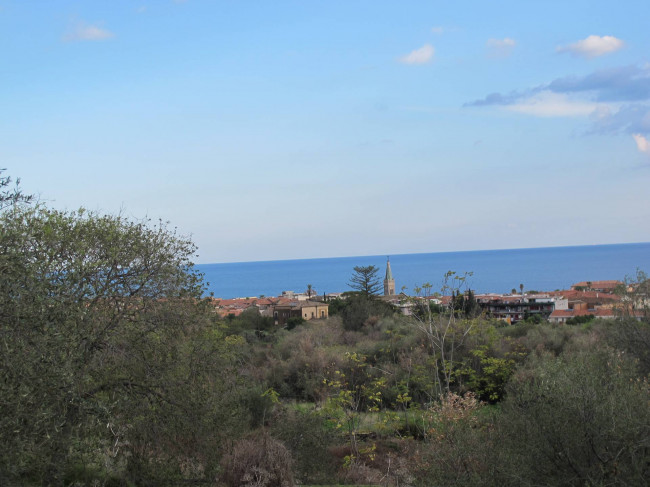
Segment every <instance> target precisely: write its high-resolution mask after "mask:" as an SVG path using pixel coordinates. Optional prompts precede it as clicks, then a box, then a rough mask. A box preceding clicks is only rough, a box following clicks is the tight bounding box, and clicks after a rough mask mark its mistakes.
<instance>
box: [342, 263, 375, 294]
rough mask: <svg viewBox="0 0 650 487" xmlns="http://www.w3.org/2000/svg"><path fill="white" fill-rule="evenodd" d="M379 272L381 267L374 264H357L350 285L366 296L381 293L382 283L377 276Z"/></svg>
mask: <svg viewBox="0 0 650 487" xmlns="http://www.w3.org/2000/svg"><path fill="white" fill-rule="evenodd" d="M378 272H379V268H377V267H375V266H374V265H369V266H356V267H355V268H354V273H353V274H352V277H351V278H350V283H349V284H348V286H350V287H351V288H352V289H353V290H354V291H357V292H358V293H360V294H362V295H363V296H364V297H366V298H368V297H370V296H374V295H376V294H379V291H380V290H381V288H382V284H381V281H380V280H379V277H377V273H378Z"/></svg>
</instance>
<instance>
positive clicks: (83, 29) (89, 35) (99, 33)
mask: <svg viewBox="0 0 650 487" xmlns="http://www.w3.org/2000/svg"><path fill="white" fill-rule="evenodd" d="M112 37H115V34H113V33H112V32H111V31H110V30H108V29H105V28H103V27H100V26H99V25H97V24H87V23H86V22H77V23H75V24H74V25H73V26H72V27H71V28H70V29H69V30H68V32H66V33H65V34H64V36H63V40H64V41H68V42H74V41H104V40H107V39H110V38H112Z"/></svg>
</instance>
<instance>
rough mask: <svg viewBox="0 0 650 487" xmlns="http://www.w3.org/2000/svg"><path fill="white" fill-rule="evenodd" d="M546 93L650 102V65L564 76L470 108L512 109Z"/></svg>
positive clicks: (489, 98) (495, 95) (477, 102)
mask: <svg viewBox="0 0 650 487" xmlns="http://www.w3.org/2000/svg"><path fill="white" fill-rule="evenodd" d="M543 91H550V92H553V93H562V94H567V95H572V94H581V95H585V96H588V97H589V98H590V99H591V100H593V101H596V102H629V101H644V100H650V64H649V65H644V66H622V67H617V68H611V69H603V70H598V71H594V72H593V73H591V74H588V75H586V76H564V77H562V78H557V79H555V80H553V81H551V82H550V83H548V84H545V85H539V86H536V87H534V88H531V89H528V90H524V91H512V92H510V93H507V94H502V93H491V94H489V95H487V96H486V97H485V98H483V99H480V100H475V101H473V102H470V103H467V104H466V106H486V105H510V104H514V103H517V102H518V101H520V100H522V99H525V98H529V97H530V96H532V95H535V94H537V93H540V92H543Z"/></svg>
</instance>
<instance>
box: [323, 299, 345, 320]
mask: <svg viewBox="0 0 650 487" xmlns="http://www.w3.org/2000/svg"><path fill="white" fill-rule="evenodd" d="M327 304H328V305H329V310H328V314H329V315H330V316H336V315H338V314H339V313H340V312H341V310H342V309H343V308H345V300H344V299H341V298H335V299H331V300H329V301H328V302H327Z"/></svg>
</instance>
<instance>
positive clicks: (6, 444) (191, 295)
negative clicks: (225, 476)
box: [0, 207, 240, 485]
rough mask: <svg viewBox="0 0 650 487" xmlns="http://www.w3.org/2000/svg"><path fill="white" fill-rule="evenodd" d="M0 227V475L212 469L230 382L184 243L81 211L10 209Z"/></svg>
mask: <svg viewBox="0 0 650 487" xmlns="http://www.w3.org/2000/svg"><path fill="white" fill-rule="evenodd" d="M0 224H1V227H0V228H1V233H0V267H1V268H2V276H3V278H2V280H1V281H0V343H1V344H2V350H3V352H2V354H0V398H2V400H1V401H0V444H2V445H3V448H2V451H1V452H0V483H2V484H3V485H5V484H6V485H14V484H20V483H34V484H44V485H45V484H61V483H62V482H63V479H64V478H66V476H70V475H72V476H73V477H75V476H78V475H82V474H81V473H80V472H79V465H85V466H86V467H84V469H85V470H84V471H85V472H86V473H84V474H83V475H91V476H96V478H97V479H98V480H101V479H104V480H106V479H108V478H109V477H111V478H113V477H121V478H123V479H131V480H133V481H134V482H137V483H138V484H140V485H145V484H146V482H154V480H153V479H156V478H157V477H158V476H163V477H164V478H166V479H171V478H175V477H176V478H196V477H202V476H204V475H209V474H210V472H211V471H214V469H215V468H217V464H218V451H219V448H220V442H221V441H223V438H224V436H226V435H231V434H233V429H237V428H239V424H240V423H238V419H237V418H238V415H237V414H232V411H236V408H235V407H234V406H235V404H234V403H233V401H234V399H236V394H231V395H226V394H223V393H222V391H223V390H225V389H226V388H227V389H228V390H230V391H233V392H234V391H237V389H238V387H239V386H238V385H237V380H240V379H237V380H233V381H231V382H230V383H228V382H229V379H228V377H231V376H232V375H231V374H232V373H231V372H230V371H229V368H230V363H229V358H228V354H229V353H230V350H231V347H229V346H228V345H227V344H226V343H224V341H223V337H221V335H220V333H219V332H217V331H216V330H213V329H212V327H211V325H210V321H211V320H210V316H211V315H210V311H209V309H208V307H207V306H206V303H203V302H202V301H201V300H200V297H201V294H202V292H203V285H202V281H201V276H200V275H198V274H197V273H195V272H194V271H193V270H192V264H191V261H190V258H191V256H192V255H193V253H194V249H195V248H194V246H193V244H192V243H191V242H189V241H188V240H186V239H184V238H182V237H179V236H177V235H176V234H175V233H174V231H172V230H169V229H168V228H167V227H166V226H165V225H164V224H159V225H157V226H152V225H150V224H149V223H148V222H132V221H129V220H127V219H125V218H123V217H120V216H117V217H114V216H106V215H97V214H93V213H88V212H85V211H82V210H80V211H79V212H70V213H69V212H58V211H53V210H48V209H45V208H42V207H35V208H19V207H12V208H11V209H10V210H5V212H4V213H3V214H2V217H1V222H0ZM206 431H213V432H214V433H212V434H210V435H206V434H205V432H206ZM171 459H173V460H171ZM191 465H200V468H198V467H197V469H196V470H193V469H192V468H193V467H191ZM163 467H164V468H163ZM75 472H76V473H75ZM92 472H99V473H97V474H93V473H92ZM147 479H148V480H147ZM102 481H103V480H102ZM154 483H155V482H154Z"/></svg>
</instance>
